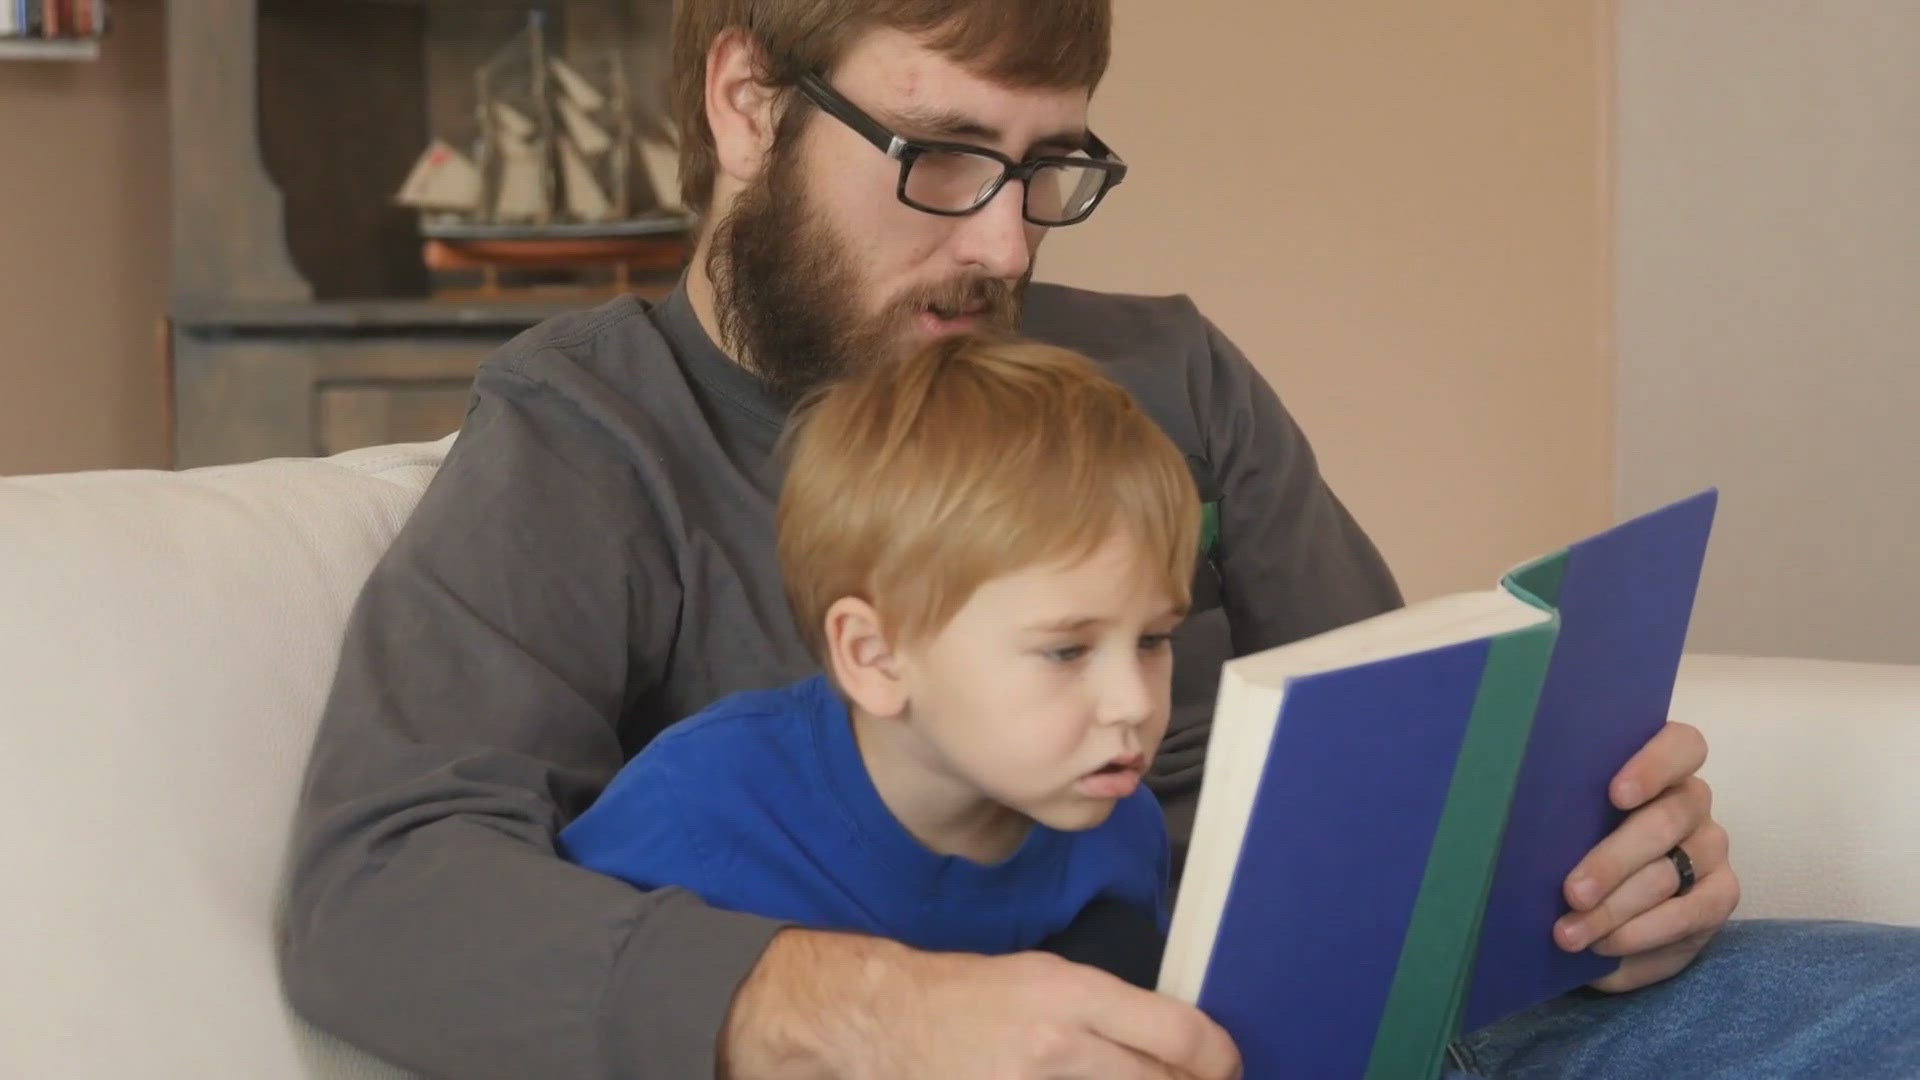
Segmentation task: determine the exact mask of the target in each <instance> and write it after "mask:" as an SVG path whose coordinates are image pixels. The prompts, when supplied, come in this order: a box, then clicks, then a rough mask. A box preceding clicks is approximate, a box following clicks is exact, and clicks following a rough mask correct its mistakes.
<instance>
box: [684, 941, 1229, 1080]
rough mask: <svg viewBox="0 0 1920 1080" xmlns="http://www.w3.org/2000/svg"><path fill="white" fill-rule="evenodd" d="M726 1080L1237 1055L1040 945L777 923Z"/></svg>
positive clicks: (1213, 1063)
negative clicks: (1025, 947)
mask: <svg viewBox="0 0 1920 1080" xmlns="http://www.w3.org/2000/svg"><path fill="white" fill-rule="evenodd" d="M720 1059H721V1060H720V1076H721V1077H722V1078H724V1080H771V1078H775V1077H779V1078H782V1080H784V1078H788V1077H816V1076H817V1077H847V1078H850V1080H883V1078H887V1080H890V1078H893V1077H901V1076H941V1077H952V1078H954V1080H974V1078H979V1080H988V1078H991V1080H1023V1078H1036V1080H1037V1078H1041V1077H1045V1078H1048V1080H1073V1078H1086V1080H1095V1078H1099V1080H1234V1078H1237V1077H1239V1075H1240V1055H1239V1053H1238V1052H1237V1051H1236V1050H1235V1049H1234V1048H1233V1043H1232V1041H1231V1040H1230V1039H1229V1038H1228V1037H1227V1033H1226V1032H1225V1031H1223V1030H1221V1029H1220V1027H1219V1025H1217V1024H1215V1023H1214V1022H1213V1021H1211V1020H1209V1019H1207V1018H1206V1017H1205V1016H1204V1015H1202V1014H1201V1013H1200V1011H1199V1010H1197V1009H1194V1008H1193V1007H1191V1006H1188V1005H1185V1004H1182V1003H1180V1002H1177V1001H1174V1000H1173V999H1171V998H1167V997H1162V996H1160V995H1158V994H1155V993H1152V992H1150V991H1146V990H1141V989H1137V988H1135V987H1132V986H1128V985H1127V984H1126V983H1124V982H1121V981H1120V980H1119V979H1116V978H1114V977H1112V976H1111V975H1107V974H1104V973H1102V972H1099V971H1095V970H1094V969H1092V968H1089V967H1084V966H1082V965H1079V964H1074V963H1070V962H1068V961H1065V960H1062V959H1060V958H1058V957H1055V956H1049V955H1045V954H1041V953H1021V954H1018V955H1015V956H1000V957H986V956H973V955H968V954H961V953H926V952H919V951H917V950H914V949H909V948H907V947H906V946H904V945H900V944H898V943H895V942H891V941H885V940H881V939H878V938H869V937H863V936H860V935H855V934H836V933H827V932H824V931H816V930H783V931H781V932H780V933H779V934H778V935H776V936H775V937H774V939H773V942H772V944H771V945H769V946H768V948H767V951H766V953H765V955H763V956H762V957H761V959H760V963H759V964H758V965H757V966H756V967H755V968H754V970H753V974H751V975H749V976H748V977H747V981H746V982H745V983H743V984H742V985H741V987H740V991H739V993H738V994H737V995H736V996H735V998H734V1002H733V1009H732V1011H731V1012H730V1013H729V1014H728V1016H727V1021H726V1024H725V1026H724V1028H723V1029H722V1031H721V1055H720Z"/></svg>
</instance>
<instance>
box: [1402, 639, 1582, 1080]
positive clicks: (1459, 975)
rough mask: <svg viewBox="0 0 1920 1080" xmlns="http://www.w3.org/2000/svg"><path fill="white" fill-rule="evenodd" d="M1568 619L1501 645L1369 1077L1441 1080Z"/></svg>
mask: <svg viewBox="0 0 1920 1080" xmlns="http://www.w3.org/2000/svg"><path fill="white" fill-rule="evenodd" d="M1558 634H1559V622H1558V620H1557V619H1556V620H1554V621H1553V622H1548V623H1543V624H1541V625H1539V626H1535V627H1530V628H1528V629H1525V630H1517V631H1514V632H1512V633H1508V634H1503V635H1501V636H1500V637H1497V638H1495V639H1493V641H1492V642H1491V643H1490V644H1489V646H1488V650H1487V660H1486V666H1485V668H1484V670H1483V671H1482V674H1481V679H1480V688H1479V692H1478V694H1477V695H1476V696H1475V698H1474V704H1473V713H1472V715H1471V717H1470V718H1469V719H1468V721H1467V732H1466V737H1465V738H1464V739H1463V740H1462V741H1461V745H1460V756H1459V757H1458V758H1457V759H1456V760H1455V762H1454V770H1453V778H1452V781H1451V783H1450V784H1449V785H1448V787H1447V799H1446V803H1445V806H1444V808H1443V809H1442V811H1441V814H1440V821H1439V824H1438V826H1437V827H1436V828H1435V830H1434V836H1433V845H1432V848H1431V854H1430V855H1429V857H1428V860H1427V866H1426V873H1425V876H1424V877H1423V878H1422V879H1421V882H1420V892H1419V895H1418V898H1417V899H1416V900H1415V901H1414V907H1413V915H1412V918H1411V919H1410V920H1409V922H1408V925H1407V935H1406V938H1405V939H1404V941H1403V943H1402V945H1401V950H1400V962H1399V964H1398V966H1397V967H1396V969H1395V972H1394V978H1393V985H1392V987H1391V988H1390V989H1389V991H1388V993H1387V1004H1386V1008H1385V1009H1384V1010H1383V1011H1382V1013H1381V1018H1380V1025H1379V1027H1378V1028H1377V1029H1376V1030H1375V1034H1374V1041H1373V1052H1372V1054H1371V1055H1370V1056H1369V1058H1368V1060H1367V1071H1366V1074H1365V1075H1366V1078H1367V1080H1406V1078H1410V1077H1430V1076H1437V1075H1439V1072H1440V1067H1441V1064H1442V1057H1443V1056H1444V1055H1445V1053H1446V1046H1447V1042H1448V1040H1450V1039H1451V1038H1452V1037H1453V1035H1454V1033H1455V1031H1456V1029H1457V1028H1458V1026H1459V1018H1460V1013H1461V1011H1462V1009H1463V1008H1464V1007H1465V999H1466V992H1467V983H1468V977H1469V975H1470V974H1471V971H1472V966H1473V958H1474V953H1475V949H1476V945H1477V943H1478V940H1479V926H1480V920H1481V917H1482V915H1483V913H1484V912H1485V910H1486V905H1487V896H1488V890H1489V888H1490V887H1491V884H1492V881H1493V871H1494V866H1495V864H1496V863H1497V862H1498V859H1499V855H1500V842H1501V837H1502V834H1503V833H1504V832H1505V829H1506V822H1507V813H1508V810H1509V808H1510V807H1511V804H1512V801H1513V791H1514V785H1515V784H1516V783H1517V782H1518V780H1519V777H1520V765H1521V762H1522V761H1523V760H1524V758H1525V756H1526V749H1527V736H1528V733H1529V732H1530V731H1531V729H1532V727H1533V715H1534V711H1535V709H1536V708H1537V707H1538V706H1539V702H1540V688H1541V687H1542V686H1543V685H1545V683H1546V678H1547V666H1548V663H1549V661H1550V660H1551V659H1552V658H1553V646H1554V642H1555V640H1556V638H1557V637H1558Z"/></svg>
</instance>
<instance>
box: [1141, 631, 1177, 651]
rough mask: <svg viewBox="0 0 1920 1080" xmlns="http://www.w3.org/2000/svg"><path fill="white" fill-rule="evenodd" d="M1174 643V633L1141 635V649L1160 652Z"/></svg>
mask: <svg viewBox="0 0 1920 1080" xmlns="http://www.w3.org/2000/svg"><path fill="white" fill-rule="evenodd" d="M1172 643H1173V635H1172V634H1142V635H1141V636H1140V651H1141V652H1158V651H1160V650H1161V649H1164V648H1166V647H1167V646H1169V645H1171V644H1172Z"/></svg>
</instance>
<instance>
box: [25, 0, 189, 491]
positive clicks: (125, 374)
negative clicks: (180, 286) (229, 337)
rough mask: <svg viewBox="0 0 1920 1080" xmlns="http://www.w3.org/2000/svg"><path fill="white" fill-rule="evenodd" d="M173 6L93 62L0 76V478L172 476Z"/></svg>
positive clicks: (132, 9) (123, 17)
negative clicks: (169, 61) (75, 472)
mask: <svg viewBox="0 0 1920 1080" xmlns="http://www.w3.org/2000/svg"><path fill="white" fill-rule="evenodd" d="M161 10H162V9H161V5H160V4H159V3H157V2H155V0H138V2H133V3H123V4H116V5H114V9H113V13H114V18H115V20H116V24H117V25H116V27H115V30H114V35H113V37H112V38H111V39H110V40H108V41H107V43H106V44H105V46H104V47H103V48H102V50H101V59H100V60H99V61H98V62H95V63H52V62H45V61H33V62H15V61H4V62H0V473H20V472H46V471H54V470H62V469H83V468H103V467H124V466H158V465H164V464H166V462H167V433H166V430H165V416H166V414H165V410H164V407H163V406H164V401H165V398H164V396H163V395H164V393H165V379H164V377H163V374H162V361H161V353H160V346H159V337H158V333H157V326H158V323H159V320H160V318H161V316H162V315H163V313H164V312H165V307H166V282H167V246H166V240H167V232H166V220H167V146H166V66H165V63H164V58H163V55H162V50H161V38H162V27H161V22H162V16H161Z"/></svg>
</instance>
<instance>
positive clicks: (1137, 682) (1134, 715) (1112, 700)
mask: <svg viewBox="0 0 1920 1080" xmlns="http://www.w3.org/2000/svg"><path fill="white" fill-rule="evenodd" d="M1104 684H1105V685H1104V686H1103V687H1102V692H1101V702H1100V705H1101V708H1100V719H1101V721H1102V722H1103V723H1107V724H1126V725H1137V724H1143V723H1145V722H1146V721H1147V720H1148V719H1150V718H1151V717H1152V716H1153V705H1154V700H1155V696H1154V688H1153V675H1152V673H1151V672H1149V671H1148V670H1147V668H1146V667H1145V665H1142V664H1140V663H1137V662H1136V663H1130V664H1128V663H1121V664H1115V665H1113V670H1112V671H1110V672H1109V673H1108V675H1107V678H1106V679H1105V680H1104Z"/></svg>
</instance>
